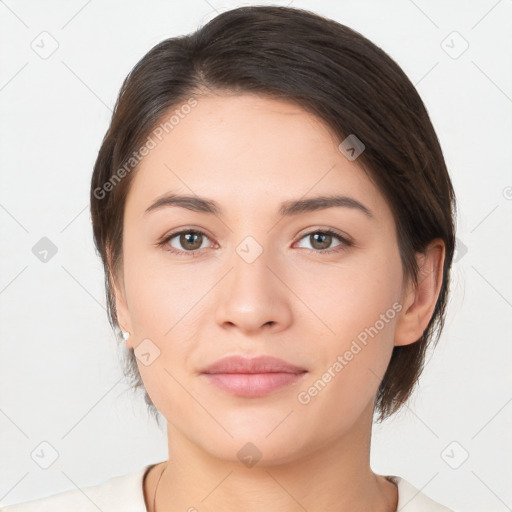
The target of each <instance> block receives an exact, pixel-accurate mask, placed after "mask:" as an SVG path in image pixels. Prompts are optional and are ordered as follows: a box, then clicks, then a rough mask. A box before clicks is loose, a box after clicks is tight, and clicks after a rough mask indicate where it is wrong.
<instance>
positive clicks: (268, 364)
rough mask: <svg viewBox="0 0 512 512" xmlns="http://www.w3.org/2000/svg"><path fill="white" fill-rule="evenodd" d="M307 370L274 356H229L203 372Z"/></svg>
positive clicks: (291, 371) (293, 371) (300, 371)
mask: <svg viewBox="0 0 512 512" xmlns="http://www.w3.org/2000/svg"><path fill="white" fill-rule="evenodd" d="M305 371H306V370H305V369H304V368H300V367H298V366H295V365H293V364H291V363H288V362H286V361H284V360H283V359H278V358H277V357H272V356H259V357H254V358H246V357H242V356H228V357H223V358H222V359H219V360H217V361H215V362H214V363H213V364H211V365H209V366H207V367H206V368H205V369H204V370H203V371H202V373H303V372H305Z"/></svg>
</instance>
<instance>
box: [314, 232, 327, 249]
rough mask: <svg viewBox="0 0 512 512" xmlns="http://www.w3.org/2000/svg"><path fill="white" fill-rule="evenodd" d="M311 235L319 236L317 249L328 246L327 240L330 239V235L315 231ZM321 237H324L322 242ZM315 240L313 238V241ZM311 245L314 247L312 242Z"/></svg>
mask: <svg viewBox="0 0 512 512" xmlns="http://www.w3.org/2000/svg"><path fill="white" fill-rule="evenodd" d="M313 237H315V238H316V237H320V247H317V248H318V249H326V248H327V247H329V242H330V239H331V235H327V234H325V233H315V234H313ZM322 238H324V241H323V242H322ZM316 242H317V240H315V243H316ZM313 247H314V244H313Z"/></svg>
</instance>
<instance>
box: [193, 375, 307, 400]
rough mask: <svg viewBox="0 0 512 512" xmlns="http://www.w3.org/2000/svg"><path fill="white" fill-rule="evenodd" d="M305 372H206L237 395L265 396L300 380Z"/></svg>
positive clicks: (212, 381)
mask: <svg viewBox="0 0 512 512" xmlns="http://www.w3.org/2000/svg"><path fill="white" fill-rule="evenodd" d="M306 373H307V372H303V373H205V374H203V375H205V376H206V377H207V378H208V380H209V381H210V382H211V383H212V384H214V385H215V386H217V387H218V388H220V389H222V390H223V391H227V392H228V393H231V394H232V395H235V396H245V397H258V396H265V395H268V394H269V393H271V392H272V391H276V390H277V389H280V388H282V387H284V386H289V385H290V384H293V383H294V382H297V381H298V380H300V379H301V378H302V377H303V376H304V375H305V374H306Z"/></svg>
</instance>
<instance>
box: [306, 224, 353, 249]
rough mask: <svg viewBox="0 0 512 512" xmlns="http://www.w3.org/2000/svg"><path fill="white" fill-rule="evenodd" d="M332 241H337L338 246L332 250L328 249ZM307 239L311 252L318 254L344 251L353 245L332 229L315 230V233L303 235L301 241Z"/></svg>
mask: <svg viewBox="0 0 512 512" xmlns="http://www.w3.org/2000/svg"><path fill="white" fill-rule="evenodd" d="M333 238H334V239H337V240H339V242H340V243H339V244H338V245H336V246H335V247H334V249H329V246H330V245H331V244H332V241H333ZM304 239H307V240H309V241H310V243H311V245H312V246H313V247H312V250H313V251H315V252H318V253H329V254H330V253H333V252H339V251H343V250H345V249H346V248H347V247H350V246H351V245H353V243H352V241H351V240H349V239H348V238H346V237H345V236H343V235H342V234H341V233H338V232H337V231H334V230H333V229H317V230H316V231H310V232H309V233H307V234H306V235H304V236H303V237H302V238H301V240H304Z"/></svg>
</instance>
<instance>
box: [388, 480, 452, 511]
mask: <svg viewBox="0 0 512 512" xmlns="http://www.w3.org/2000/svg"><path fill="white" fill-rule="evenodd" d="M386 478H387V479H388V480H391V481H392V482H394V483H395V484H396V486H397V487H398V506H397V510H399V511H400V512H455V511H454V510H452V509H450V508H447V507H445V506H443V505H441V504H440V503H437V502H436V501H434V500H432V499H431V498H429V497H428V496H427V495H426V494H423V493H422V492H421V491H420V490H419V489H417V488H416V487H414V486H413V485H412V484H411V483H409V482H408V481H407V480H404V479H403V478H402V477H400V476H394V475H392V476H386Z"/></svg>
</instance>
